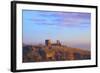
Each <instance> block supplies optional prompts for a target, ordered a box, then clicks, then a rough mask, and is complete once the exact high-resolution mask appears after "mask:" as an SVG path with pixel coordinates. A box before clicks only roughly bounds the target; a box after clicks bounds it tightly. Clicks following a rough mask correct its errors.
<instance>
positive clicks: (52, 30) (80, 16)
mask: <svg viewBox="0 0 100 73" xmlns="http://www.w3.org/2000/svg"><path fill="white" fill-rule="evenodd" d="M22 21H23V43H24V44H44V43H45V40H46V39H50V40H51V42H52V43H55V42H56V40H59V41H60V42H61V44H63V45H66V46H70V47H75V48H82V49H86V50H90V48H91V45H90V43H91V14H90V13H82V12H60V11H39V10H23V12H22Z"/></svg>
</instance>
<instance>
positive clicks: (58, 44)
mask: <svg viewBox="0 0 100 73" xmlns="http://www.w3.org/2000/svg"><path fill="white" fill-rule="evenodd" d="M45 45H46V46H49V47H50V46H61V43H60V41H59V40H57V42H56V43H51V41H50V40H45Z"/></svg>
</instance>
